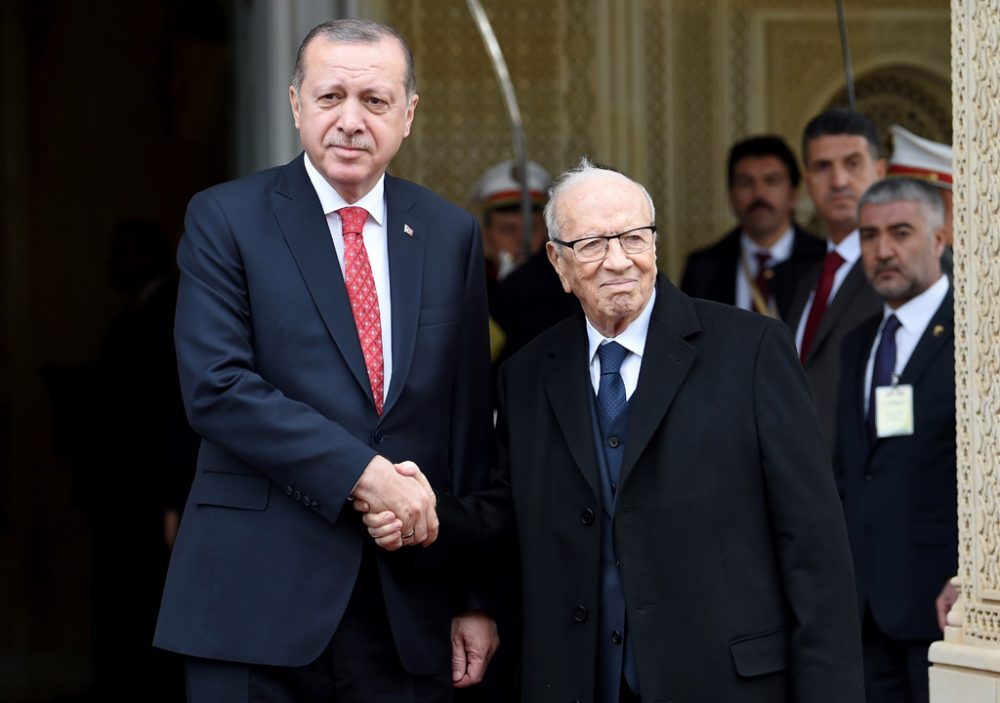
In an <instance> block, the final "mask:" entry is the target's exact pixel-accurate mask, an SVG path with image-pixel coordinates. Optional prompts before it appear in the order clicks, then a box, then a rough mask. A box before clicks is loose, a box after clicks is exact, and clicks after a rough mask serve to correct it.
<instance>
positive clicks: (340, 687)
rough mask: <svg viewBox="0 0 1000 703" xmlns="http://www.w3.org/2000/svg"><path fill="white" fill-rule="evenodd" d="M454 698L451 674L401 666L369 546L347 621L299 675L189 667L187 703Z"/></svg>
mask: <svg viewBox="0 0 1000 703" xmlns="http://www.w3.org/2000/svg"><path fill="white" fill-rule="evenodd" d="M371 549H374V547H371ZM248 617H253V615H252V614H248ZM415 646H419V645H418V644H415ZM445 666H446V667H447V662H446V663H445ZM452 691H453V688H452V683H451V672H450V671H447V672H445V673H443V674H441V675H440V676H414V675H412V674H409V673H407V672H406V671H405V670H404V669H403V666H402V664H400V662H399V656H398V655H397V654H396V645H395V644H394V643H393V640H392V633H391V632H390V630H389V620H388V617H387V616H386V612H385V603H384V601H383V599H382V588H381V586H380V584H379V577H378V571H377V569H376V566H375V561H374V557H372V556H371V554H370V552H369V548H368V547H366V549H365V554H364V557H363V558H362V561H361V571H360V573H359V574H358V581H357V584H356V585H355V587H354V593H353V594H352V595H351V601H350V603H348V606H347V610H346V612H345V613H344V618H343V620H341V622H340V625H339V626H338V627H337V632H336V633H335V634H334V635H333V638H332V639H331V640H330V644H329V645H327V647H326V649H325V650H323V653H322V654H320V656H319V657H318V658H317V659H316V661H314V662H312V663H311V664H308V665H307V666H303V667H297V668H286V667H278V666H261V665H255V664H240V663H235V662H224V661H216V660H209V659H195V658H191V659H188V661H187V696H188V703H451V700H452Z"/></svg>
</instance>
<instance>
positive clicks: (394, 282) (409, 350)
mask: <svg viewBox="0 0 1000 703" xmlns="http://www.w3.org/2000/svg"><path fill="white" fill-rule="evenodd" d="M385 200H386V218H385V220H386V228H385V236H386V245H387V247H388V252H389V281H390V284H389V290H390V292H389V297H390V300H391V301H392V379H391V381H390V382H389V390H388V393H387V394H386V399H385V407H384V409H383V414H385V413H387V412H389V410H390V409H391V408H392V406H393V404H394V403H395V402H396V400H397V399H398V398H399V395H400V393H401V392H402V389H403V387H404V386H405V384H406V377H407V375H408V374H409V372H410V363H411V362H412V361H413V347H414V344H416V339H417V323H418V321H419V317H420V299H421V298H420V294H421V290H422V288H423V271H424V250H425V249H426V246H427V235H428V233H427V229H426V227H425V226H424V223H423V222H422V221H420V220H419V219H417V218H416V217H414V216H413V214H412V213H411V212H410V210H411V209H412V207H413V203H414V201H413V198H412V197H407V196H405V195H404V193H403V189H402V188H401V187H400V184H399V182H398V181H397V180H396V179H395V178H393V177H392V176H390V175H389V174H386V176H385Z"/></svg>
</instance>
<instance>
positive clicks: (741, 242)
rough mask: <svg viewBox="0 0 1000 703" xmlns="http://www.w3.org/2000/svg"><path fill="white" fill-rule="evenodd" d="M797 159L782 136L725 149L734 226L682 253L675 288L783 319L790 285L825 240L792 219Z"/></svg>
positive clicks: (792, 290) (811, 262)
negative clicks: (706, 244) (736, 223)
mask: <svg viewBox="0 0 1000 703" xmlns="http://www.w3.org/2000/svg"><path fill="white" fill-rule="evenodd" d="M798 193H799V167H798V165H797V164H796V163H795V156H794V155H793V154H792V150H791V149H789V148H788V145H787V144H786V143H785V142H784V140H783V139H781V138H780V137H770V136H764V137H751V138H749V139H745V140H743V141H741V142H738V143H736V144H734V145H733V147H732V149H730V151H729V205H730V207H731V208H732V210H733V214H734V215H736V218H737V219H738V220H739V226H738V227H736V228H735V229H734V230H733V231H731V232H730V233H729V234H727V235H726V236H725V237H724V238H723V239H722V240H721V241H719V242H717V243H715V244H713V245H712V246H710V247H707V248H705V249H701V250H699V251H696V252H694V253H692V254H691V255H690V256H688V260H687V264H686V266H685V267H684V276H683V278H682V279H681V290H682V291H684V292H685V293H687V294H688V295H690V296H691V297H693V298H706V299H708V300H716V301H718V302H720V303H727V304H729V305H736V306H737V307H741V308H743V309H745V310H756V311H757V312H762V313H765V314H769V315H771V316H772V317H775V316H777V317H780V318H781V319H787V317H788V313H789V308H790V307H791V303H792V297H793V296H794V294H795V287H796V284H797V283H798V281H799V279H800V278H801V277H802V275H803V274H804V273H806V272H807V271H809V270H810V269H811V268H812V267H813V266H814V265H815V264H816V263H818V262H820V261H822V260H823V255H824V254H825V253H826V246H825V245H824V243H823V242H822V241H820V240H819V239H817V238H816V237H814V236H812V235H811V234H809V233H808V232H806V231H805V230H803V229H802V228H801V227H799V226H798V225H797V224H796V223H795V221H794V215H795V201H796V200H797V199H798Z"/></svg>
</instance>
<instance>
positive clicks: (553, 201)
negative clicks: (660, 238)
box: [542, 156, 656, 239]
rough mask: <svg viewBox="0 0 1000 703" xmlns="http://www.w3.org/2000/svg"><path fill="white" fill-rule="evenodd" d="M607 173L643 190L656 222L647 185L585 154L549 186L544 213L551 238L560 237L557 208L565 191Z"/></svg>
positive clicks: (650, 217)
mask: <svg viewBox="0 0 1000 703" xmlns="http://www.w3.org/2000/svg"><path fill="white" fill-rule="evenodd" d="M607 175H614V176H617V177H619V178H622V179H624V180H626V181H628V182H629V183H631V184H633V185H635V186H636V187H637V188H638V189H639V190H641V191H642V194H643V195H644V196H645V198H646V203H647V204H648V205H649V219H650V220H652V222H653V223H655V222H656V207H655V206H654V205H653V198H652V197H650V195H649V191H648V190H646V188H645V186H643V185H642V184H641V183H639V182H638V181H633V180H632V179H631V178H629V177H628V176H626V175H625V174H624V173H622V172H621V171H616V170H615V169H613V168H607V167H605V166H596V165H595V164H594V163H593V162H592V161H591V160H590V159H588V158H587V157H586V156H584V157H581V158H580V163H579V164H577V165H576V166H575V167H574V168H571V169H570V170H569V171H566V172H565V173H562V174H560V175H559V176H557V177H556V179H555V180H554V181H552V185H551V186H549V202H548V203H546V204H545V210H544V211H543V213H542V214H543V216H544V217H545V227H546V228H547V229H548V231H549V239H560V236H559V228H560V225H561V223H560V222H559V217H558V216H557V209H558V206H559V199H560V196H561V195H562V194H563V193H564V191H566V190H568V189H569V188H571V187H572V186H574V185H576V184H577V183H579V182H580V181H583V180H586V179H589V178H593V177H594V176H607ZM651 224H652V223H651Z"/></svg>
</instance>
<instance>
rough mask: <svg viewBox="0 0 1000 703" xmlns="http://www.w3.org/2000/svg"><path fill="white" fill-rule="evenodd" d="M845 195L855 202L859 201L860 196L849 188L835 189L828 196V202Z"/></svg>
mask: <svg viewBox="0 0 1000 703" xmlns="http://www.w3.org/2000/svg"><path fill="white" fill-rule="evenodd" d="M845 195H847V196H850V197H852V198H854V199H855V200H857V199H858V194H857V193H855V192H854V189H853V188H849V187H848V188H834V189H833V190H831V191H830V194H829V195H828V196H827V200H831V199H833V198H840V197H843V196H845Z"/></svg>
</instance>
